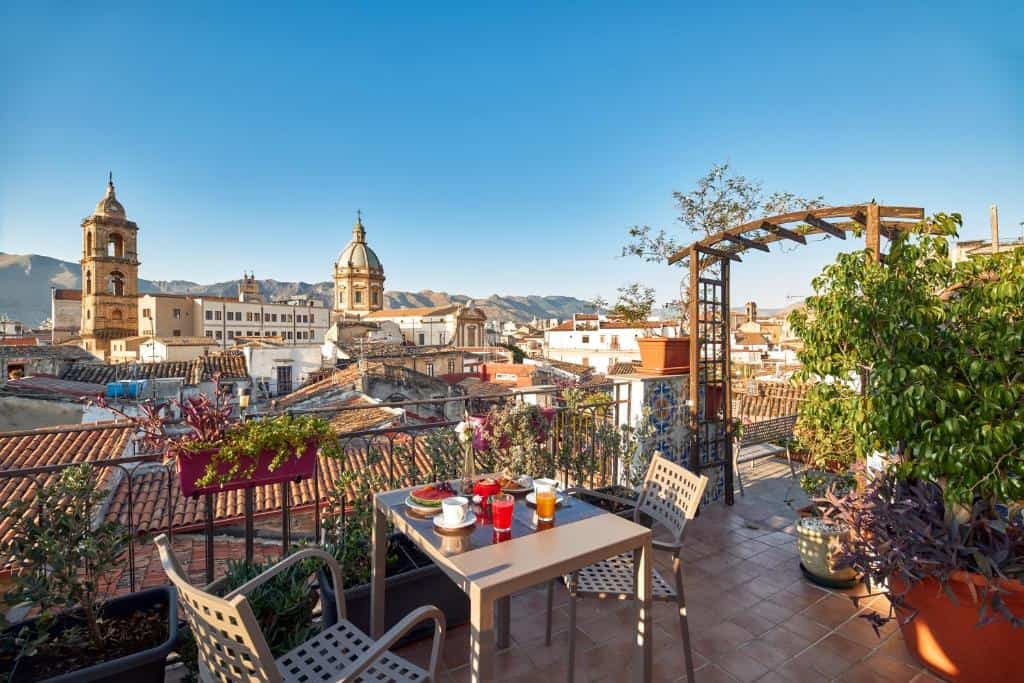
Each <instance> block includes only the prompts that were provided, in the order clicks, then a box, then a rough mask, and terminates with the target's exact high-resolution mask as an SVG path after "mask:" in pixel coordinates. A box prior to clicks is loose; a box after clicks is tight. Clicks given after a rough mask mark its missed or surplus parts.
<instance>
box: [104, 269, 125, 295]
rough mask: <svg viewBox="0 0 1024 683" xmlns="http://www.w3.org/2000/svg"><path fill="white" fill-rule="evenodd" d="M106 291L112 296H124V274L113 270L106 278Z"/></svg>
mask: <svg viewBox="0 0 1024 683" xmlns="http://www.w3.org/2000/svg"><path fill="white" fill-rule="evenodd" d="M107 293H108V294H113V295H114V296H124V274H123V273H120V272H118V271H116V270H115V271H114V272H113V273H111V274H110V277H109V278H108V279H107Z"/></svg>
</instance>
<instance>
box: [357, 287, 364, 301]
mask: <svg viewBox="0 0 1024 683" xmlns="http://www.w3.org/2000/svg"><path fill="white" fill-rule="evenodd" d="M356 303H357V304H361V303H363V293H362V292H361V291H358V290H357V291H356Z"/></svg>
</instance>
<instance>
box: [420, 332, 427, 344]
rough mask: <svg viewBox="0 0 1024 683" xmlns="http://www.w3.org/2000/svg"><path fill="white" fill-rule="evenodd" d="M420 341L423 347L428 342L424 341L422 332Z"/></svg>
mask: <svg viewBox="0 0 1024 683" xmlns="http://www.w3.org/2000/svg"><path fill="white" fill-rule="evenodd" d="M419 339H420V346H423V345H424V344H425V343H426V342H425V341H424V338H423V333H422V332H420V334H419Z"/></svg>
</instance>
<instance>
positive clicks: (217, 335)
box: [214, 330, 224, 339]
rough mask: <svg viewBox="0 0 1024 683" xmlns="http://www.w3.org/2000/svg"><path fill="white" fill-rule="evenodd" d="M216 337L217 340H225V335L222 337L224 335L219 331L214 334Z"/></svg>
mask: <svg viewBox="0 0 1024 683" xmlns="http://www.w3.org/2000/svg"><path fill="white" fill-rule="evenodd" d="M214 336H215V337H216V338H217V339H223V338H224V335H222V334H221V333H220V330H217V331H216V332H215V333H214Z"/></svg>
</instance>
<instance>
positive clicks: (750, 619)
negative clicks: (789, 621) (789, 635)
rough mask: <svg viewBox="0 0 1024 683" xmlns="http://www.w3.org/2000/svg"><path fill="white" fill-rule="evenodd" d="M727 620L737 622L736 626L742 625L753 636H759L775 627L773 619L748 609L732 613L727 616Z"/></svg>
mask: <svg viewBox="0 0 1024 683" xmlns="http://www.w3.org/2000/svg"><path fill="white" fill-rule="evenodd" d="M729 621H731V622H732V623H734V624H737V625H738V626H742V627H743V628H745V629H746V630H748V631H750V633H752V634H753V635H754V636H760V635H761V634H762V633H765V632H767V631H770V630H771V629H773V628H775V622H774V621H772V620H771V619H766V618H764V617H762V616H760V615H758V614H755V613H754V612H753V611H750V610H744V611H740V612H737V613H735V614H733V615H732V616H730V617H729Z"/></svg>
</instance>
